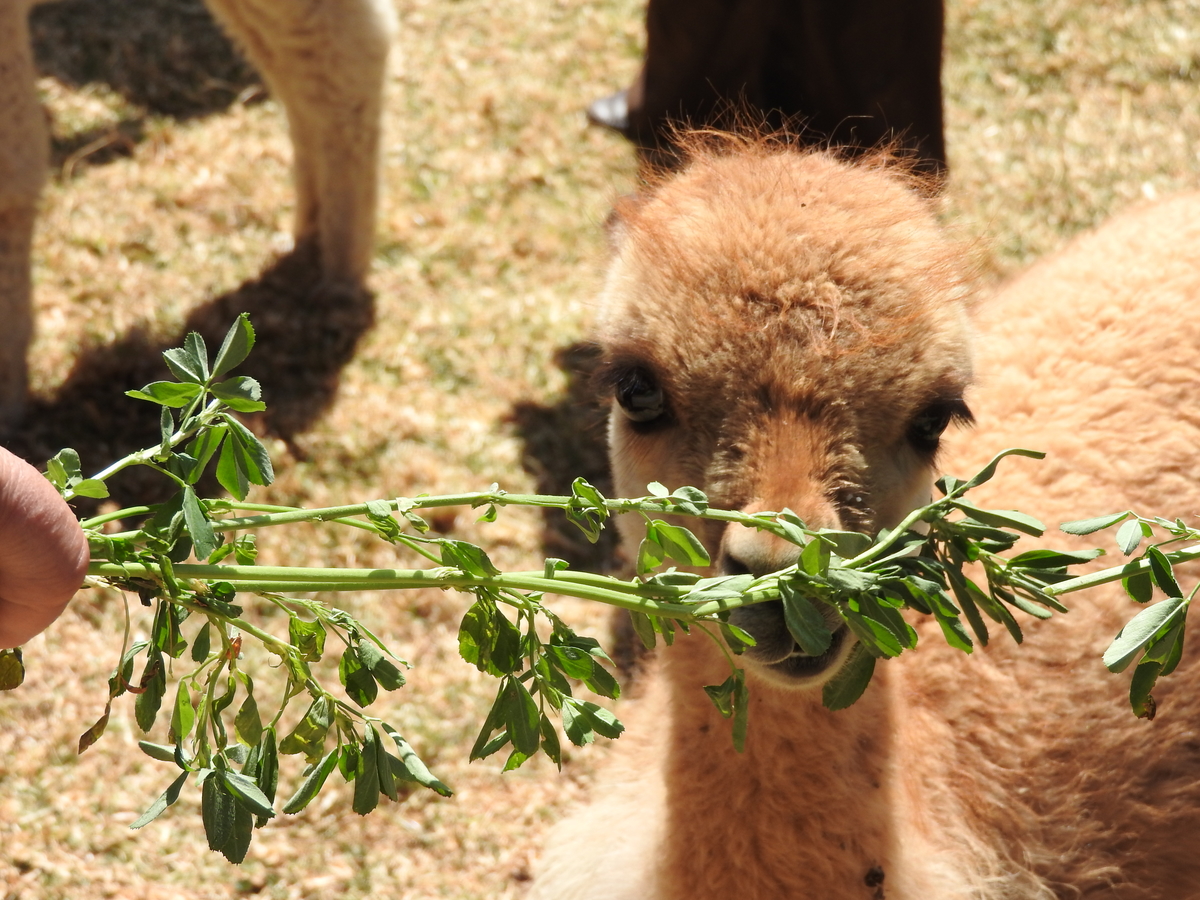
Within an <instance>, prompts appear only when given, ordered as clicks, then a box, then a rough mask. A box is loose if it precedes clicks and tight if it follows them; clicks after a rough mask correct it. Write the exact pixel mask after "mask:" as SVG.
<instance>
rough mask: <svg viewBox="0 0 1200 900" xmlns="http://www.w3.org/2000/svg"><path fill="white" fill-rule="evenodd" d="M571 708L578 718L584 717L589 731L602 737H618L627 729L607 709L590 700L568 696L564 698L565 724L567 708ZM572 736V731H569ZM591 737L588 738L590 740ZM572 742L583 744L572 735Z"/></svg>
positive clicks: (565, 721) (565, 722) (564, 721)
mask: <svg viewBox="0 0 1200 900" xmlns="http://www.w3.org/2000/svg"><path fill="white" fill-rule="evenodd" d="M568 709H570V710H571V712H572V713H573V714H574V716H575V717H576V719H578V718H582V719H584V721H585V723H586V728H587V731H588V732H593V731H594V732H595V733H596V734H598V735H600V736H601V737H606V738H609V739H614V740H615V739H616V738H619V737H620V736H621V733H622V732H623V731H624V730H625V726H624V725H622V724H621V723H620V721H618V719H617V717H616V716H614V715H613V714H612V713H611V712H609V711H608V710H607V709H605V708H604V707H603V706H599V705H597V704H595V703H592V702H591V701H590V700H576V699H575V698H574V697H567V698H564V700H563V724H564V726H566V724H567V710H568ZM568 736H569V737H570V732H569V731H568ZM590 740H591V738H588V741H590ZM572 742H573V743H576V745H577V746H582V744H579V743H578V742H577V741H575V740H574V738H573V737H572Z"/></svg>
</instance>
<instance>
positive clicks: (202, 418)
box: [63, 399, 224, 501]
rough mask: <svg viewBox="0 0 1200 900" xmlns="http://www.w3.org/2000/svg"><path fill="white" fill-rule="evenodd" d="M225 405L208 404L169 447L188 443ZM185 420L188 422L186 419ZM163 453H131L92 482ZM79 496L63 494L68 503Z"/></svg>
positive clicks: (157, 447)
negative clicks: (184, 442)
mask: <svg viewBox="0 0 1200 900" xmlns="http://www.w3.org/2000/svg"><path fill="white" fill-rule="evenodd" d="M223 405H224V404H222V403H221V401H220V400H216V399H214V400H212V401H211V402H210V403H209V404H208V406H207V407H205V409H204V411H203V412H202V413H200V414H199V415H198V416H196V418H195V419H194V420H193V422H192V425H191V427H190V428H187V429H186V430H183V429H181V430H179V431H176V432H175V433H174V434H173V435H171V437H170V438H169V439H168V441H167V446H169V447H175V446H176V445H178V444H180V443H182V442H183V441H186V440H187V439H188V438H190V437H192V436H193V435H195V434H196V432H198V431H199V430H200V429H201V428H203V427H204V426H205V425H207V424H208V422H209V420H211V419H212V418H213V416H215V415H216V414H217V412H218V410H220V408H221V407H222V406H223ZM184 420H185V421H186V417H185V419H184ZM161 452H162V446H161V445H155V446H154V447H147V448H146V449H145V450H139V451H138V452H136V453H130V454H129V455H128V456H124V457H122V458H121V459H118V460H117V461H116V462H114V463H113V464H112V465H110V466H108V468H106V469H102V470H100V471H99V472H97V473H96V474H95V475H93V476H92V480H94V481H107V480H108V479H109V478H112V476H114V475H116V474H117V473H118V472H120V471H121V470H122V469H127V468H129V467H130V466H138V465H145V464H147V463H149V462H150V461H151V460H153V459H154V457H156V456H158V454H159V453H161ZM78 496H79V495H78V494H76V493H75V492H74V491H73V490H70V489H68V490H67V491H65V492H64V493H63V499H65V500H68V501H70V500H74V499H75V498H76V497H78Z"/></svg>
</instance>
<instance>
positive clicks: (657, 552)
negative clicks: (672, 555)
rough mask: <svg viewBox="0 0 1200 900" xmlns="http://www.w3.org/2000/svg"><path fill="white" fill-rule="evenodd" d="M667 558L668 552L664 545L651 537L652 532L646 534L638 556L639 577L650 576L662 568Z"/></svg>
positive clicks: (639, 547) (639, 546)
mask: <svg viewBox="0 0 1200 900" xmlns="http://www.w3.org/2000/svg"><path fill="white" fill-rule="evenodd" d="M666 558H667V551H666V550H665V549H664V548H663V546H662V544H660V543H659V542H658V541H656V540H654V539H653V538H652V537H650V532H649V531H647V532H646V537H644V538H642V542H641V543H640V544H639V545H638V555H637V573H638V574H639V575H648V574H650V573H651V572H653V571H654V570H655V569H657V568H658V567H659V566H661V565H662V564H663V563H664V562H665V561H666Z"/></svg>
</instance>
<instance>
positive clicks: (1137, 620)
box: [1104, 597, 1187, 672]
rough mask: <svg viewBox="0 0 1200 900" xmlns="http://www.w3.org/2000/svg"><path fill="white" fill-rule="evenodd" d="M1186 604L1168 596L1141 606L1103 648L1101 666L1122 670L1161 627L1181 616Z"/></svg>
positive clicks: (1115, 670) (1116, 670)
mask: <svg viewBox="0 0 1200 900" xmlns="http://www.w3.org/2000/svg"><path fill="white" fill-rule="evenodd" d="M1186 603H1187V601H1186V600H1184V599H1183V598H1182V597H1168V598H1167V599H1166V600H1160V601H1159V602H1158V603H1155V604H1154V605H1153V606H1147V607H1146V608H1145V609H1143V610H1142V611H1141V612H1140V613H1138V614H1137V615H1136V616H1134V617H1133V618H1132V619H1130V620H1129V622H1127V623H1126V625H1125V627H1124V628H1122V629H1121V630H1120V632H1118V634H1117V636H1116V638H1115V639H1114V640H1113V642H1112V643H1111V644H1110V645H1109V647H1108V649H1107V650H1105V651H1104V665H1105V666H1107V667H1108V669H1109V671H1111V672H1120V671H1123V670H1124V669H1125V668H1126V667H1127V666H1128V665H1129V664H1130V662H1132V661H1133V658H1134V657H1135V656H1137V654H1138V652H1139V651H1140V650H1141V649H1142V648H1143V647H1144V646H1145V645H1146V644H1147V643H1149V642H1150V640H1151V638H1153V637H1154V635H1155V633H1156V632H1158V630H1159V629H1160V628H1163V627H1164V626H1166V625H1168V624H1170V623H1171V622H1173V621H1174V620H1175V618H1176V617H1177V616H1179V615H1182V613H1183V611H1184V609H1185V608H1186Z"/></svg>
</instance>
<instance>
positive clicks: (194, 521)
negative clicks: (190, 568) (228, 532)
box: [183, 484, 221, 560]
mask: <svg viewBox="0 0 1200 900" xmlns="http://www.w3.org/2000/svg"><path fill="white" fill-rule="evenodd" d="M183 520H184V522H185V523H186V524H187V530H188V534H190V535H191V537H192V546H193V547H194V548H195V552H196V558H197V559H199V560H206V559H208V557H209V556H211V555H212V552H213V551H214V550H216V549H217V547H218V546H219V545H220V543H221V539H220V538H218V537H217V534H216V532H214V531H213V527H212V523H211V522H210V521H209V520H208V514H207V513H206V512H205V511H204V507H202V506H201V505H200V500H199V498H198V497H197V496H196V492H195V491H194V490H192V486H191V485H190V484H189V485H185V486H184V488H183Z"/></svg>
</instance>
